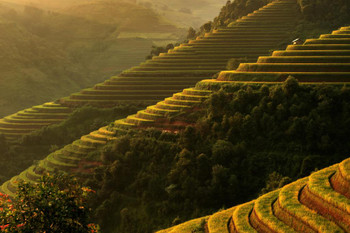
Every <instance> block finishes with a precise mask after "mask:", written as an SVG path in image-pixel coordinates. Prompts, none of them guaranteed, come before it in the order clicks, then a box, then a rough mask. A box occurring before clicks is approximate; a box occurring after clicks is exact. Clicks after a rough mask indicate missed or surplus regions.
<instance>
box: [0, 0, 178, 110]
mask: <svg viewBox="0 0 350 233" xmlns="http://www.w3.org/2000/svg"><path fill="white" fill-rule="evenodd" d="M90 5H91V6H94V7H96V8H95V10H96V11H95V12H98V10H100V11H106V12H107V10H108V9H109V10H110V11H109V12H110V13H109V14H105V16H107V15H109V16H112V14H111V11H115V10H116V9H118V6H119V5H118V3H114V4H113V7H110V5H108V3H106V2H103V1H102V2H99V5H96V4H95V5H94V4H92V3H91V2H90ZM87 6H89V5H87ZM91 6H90V8H91ZM122 6H124V3H123V4H122ZM135 6H136V7H138V8H137V9H141V10H142V13H143V14H144V15H145V17H148V18H149V19H150V20H145V17H143V18H142V17H140V18H141V20H143V22H142V23H143V25H144V26H142V28H140V26H138V27H135V28H134V29H135V30H140V32H141V33H144V32H145V30H144V28H147V27H148V26H147V25H149V28H148V29H147V30H146V32H157V33H160V34H162V35H165V36H163V38H164V40H165V42H164V43H167V42H168V40H169V38H168V37H169V36H170V39H171V40H176V41H177V40H178V39H179V33H183V31H181V30H180V29H178V28H176V27H175V26H173V25H171V24H170V23H163V22H162V20H161V19H160V18H159V17H158V16H157V14H156V13H154V12H153V11H150V10H148V9H145V8H142V7H139V6H137V5H132V4H129V5H127V6H125V7H121V6H120V7H119V8H120V9H119V10H122V11H123V12H124V13H123V14H115V15H113V17H114V20H111V21H108V20H109V18H108V20H105V21H103V20H100V18H101V17H99V15H97V16H96V15H94V14H93V13H94V12H92V11H91V10H89V9H90V8H88V9H85V8H86V7H84V6H82V5H79V6H76V7H75V8H74V9H75V11H72V12H71V13H72V14H71V15H70V14H67V13H57V12H53V11H46V10H42V9H40V8H34V7H31V6H23V5H15V4H7V3H1V4H0V22H1V29H2V31H3V33H4V35H5V36H2V37H1V44H0V49H1V51H2V55H1V61H0V62H1V64H0V67H1V74H2V84H3V85H2V86H1V96H0V97H1V101H2V103H1V111H0V115H1V116H3V115H6V114H9V113H13V112H15V111H18V110H19V109H23V108H24V107H29V106H32V105H33V104H38V103H42V102H44V101H52V100H54V99H57V98H58V97H62V96H65V95H68V94H69V93H72V92H74V91H77V90H79V89H81V88H83V87H88V86H91V85H93V84H95V83H97V82H100V81H102V80H105V79H106V77H110V76H111V75H114V74H117V73H119V72H120V71H122V70H124V69H127V68H129V67H131V66H132V65H135V64H138V63H139V62H141V61H143V60H144V57H145V56H146V55H147V54H148V53H149V50H150V48H151V46H152V44H153V43H154V41H153V40H152V38H149V37H144V38H118V35H119V34H120V28H122V27H129V26H130V27H131V26H132V25H141V24H140V22H136V21H135V20H132V19H133V17H131V18H130V20H129V21H128V22H129V24H128V25H126V24H125V25H124V26H122V25H121V22H122V21H123V17H124V16H125V15H130V16H135V15H133V14H135V13H136V12H137V11H136V10H135V11H134V10H133V7H135ZM66 11H68V10H66ZM62 12H63V11H62ZM79 12H80V14H82V15H81V16H80V15H79ZM132 12H134V13H133V14H131V13H132ZM87 13H89V14H91V15H93V16H94V17H91V18H87V17H83V15H84V14H87ZM74 14H75V15H74ZM101 14H102V13H101V12H100V15H101ZM136 14H140V12H139V11H138V13H136ZM134 18H137V17H134ZM155 28H157V29H155ZM141 29H142V30H141ZM27 38H28V40H27ZM157 43H161V42H160V41H158V39H157ZM33 89H35V90H36V92H33V91H32V90H33Z"/></svg>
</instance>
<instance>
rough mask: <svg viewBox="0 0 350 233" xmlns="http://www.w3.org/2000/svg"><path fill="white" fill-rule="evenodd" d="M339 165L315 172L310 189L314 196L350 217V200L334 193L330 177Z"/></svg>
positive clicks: (311, 177)
mask: <svg viewBox="0 0 350 233" xmlns="http://www.w3.org/2000/svg"><path fill="white" fill-rule="evenodd" d="M337 166H338V165H337V164H336V165H333V166H331V167H328V168H325V169H323V170H321V171H318V172H315V173H313V174H312V175H311V176H310V179H309V183H308V188H309V190H310V192H312V193H313V194H314V195H317V196H319V197H320V198H322V199H323V200H325V201H326V202H328V203H330V204H331V205H333V206H334V207H335V208H338V209H340V210H342V211H344V212H346V213H347V214H349V215H350V200H349V199H348V198H346V197H345V196H343V195H341V194H339V193H337V192H335V191H334V189H333V188H332V186H331V184H330V181H329V179H330V177H331V176H332V175H333V174H334V173H335V172H336V169H337Z"/></svg>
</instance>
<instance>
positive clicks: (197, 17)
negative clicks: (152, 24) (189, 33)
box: [137, 0, 227, 28]
mask: <svg viewBox="0 0 350 233" xmlns="http://www.w3.org/2000/svg"><path fill="white" fill-rule="evenodd" d="M226 2H227V1H226V0H203V1H200V0H191V1H186V0H176V1H162V0H137V3H138V4H140V5H143V6H146V7H148V8H152V9H154V10H155V11H157V12H158V13H159V14H161V15H163V16H164V17H166V18H167V19H169V20H171V22H175V23H177V24H179V25H182V26H184V27H189V26H192V27H196V28H198V27H200V26H201V25H202V24H203V22H206V21H210V20H213V19H214V17H216V16H217V15H218V13H219V12H220V9H221V8H222V6H224V5H225V3H226Z"/></svg>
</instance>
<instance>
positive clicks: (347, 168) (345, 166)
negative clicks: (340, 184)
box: [339, 159, 350, 182]
mask: <svg viewBox="0 0 350 233" xmlns="http://www.w3.org/2000/svg"><path fill="white" fill-rule="evenodd" d="M339 170H340V172H341V174H342V176H343V177H344V178H345V179H346V180H347V181H348V182H350V159H346V160H344V161H343V162H341V163H340V164H339Z"/></svg>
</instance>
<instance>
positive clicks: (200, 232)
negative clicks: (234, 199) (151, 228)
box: [159, 216, 209, 233]
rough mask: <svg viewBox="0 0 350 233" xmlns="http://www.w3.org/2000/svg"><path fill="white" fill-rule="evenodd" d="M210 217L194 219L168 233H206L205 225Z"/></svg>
mask: <svg viewBox="0 0 350 233" xmlns="http://www.w3.org/2000/svg"><path fill="white" fill-rule="evenodd" d="M208 218H209V216H205V217H201V218H197V219H193V220H191V221H188V222H185V223H182V224H180V225H178V226H175V227H174V228H173V229H172V230H170V231H169V232H168V233H179V232H183V233H185V232H191V233H192V232H193V233H204V232H205V230H204V225H205V223H206V221H207V220H208ZM159 233H160V232H159Z"/></svg>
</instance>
